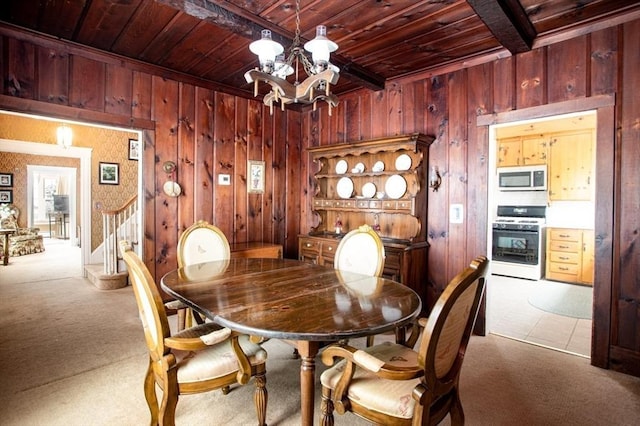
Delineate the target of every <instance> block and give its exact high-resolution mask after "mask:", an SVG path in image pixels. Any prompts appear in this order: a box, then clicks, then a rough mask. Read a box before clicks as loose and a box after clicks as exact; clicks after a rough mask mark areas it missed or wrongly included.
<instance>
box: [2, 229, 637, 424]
mask: <svg viewBox="0 0 640 426" xmlns="http://www.w3.org/2000/svg"><path fill="white" fill-rule="evenodd" d="M54 242H55V241H52V242H51V244H52V245H51V246H50V247H49V246H48V247H47V251H46V252H45V254H42V255H41V254H38V255H31V256H24V257H21V258H15V259H14V258H12V259H11V263H10V264H9V265H8V266H6V267H2V266H0V312H1V313H2V315H1V317H0V333H1V334H0V359H1V360H2V364H1V367H0V389H2V392H1V394H0V419H1V420H0V424H2V425H20V426H24V425H34V426H35V425H144V424H147V423H148V420H149V415H148V412H147V408H146V404H145V401H144V397H143V393H142V378H143V374H144V371H145V368H146V349H145V345H144V339H143V335H142V330H141V326H140V323H139V320H138V318H137V315H136V313H137V312H136V307H135V300H134V297H133V293H132V291H131V288H130V287H127V288H123V289H120V290H113V291H100V290H98V289H96V288H95V287H94V286H93V285H92V284H91V283H90V282H89V281H88V280H86V279H83V278H82V277H80V276H78V274H77V273H74V271H75V269H74V266H73V265H74V264H75V263H74V261H73V259H74V256H75V253H76V250H77V248H73V247H69V246H67V245H64V244H57V245H53V243H54ZM49 256H51V257H50V258H51V259H54V260H52V262H54V264H53V265H52V264H49V260H47V259H48V258H49ZM77 256H79V254H78V255H77ZM69 262H71V266H69V264H68V263H69ZM65 263H66V264H67V265H66V266H65ZM78 270H79V268H78ZM265 348H266V349H267V351H268V352H269V361H268V373H267V377H268V379H267V380H268V382H267V386H268V391H269V405H268V411H267V421H268V423H269V424H270V425H298V424H299V422H300V417H299V404H300V399H299V388H298V385H299V381H298V373H299V361H297V360H294V359H291V348H290V347H289V346H288V345H286V344H283V343H281V342H279V341H276V340H271V341H269V342H267V343H266V344H265ZM318 368H319V370H321V369H322V368H323V367H322V366H321V365H319V366H318ZM317 389H318V390H317V392H316V393H317V397H318V398H317V400H316V412H318V411H319V393H320V392H319V387H318V388H317ZM461 389H462V390H461V393H462V401H463V405H464V408H465V413H466V417H467V424H469V425H516V424H521V423H524V422H526V423H527V424H528V426H537V425H611V424H616V425H632V424H633V425H635V424H637V419H638V415H639V413H640V378H635V377H630V376H626V375H623V374H619V373H615V372H612V371H607V370H602V369H598V368H595V367H592V366H590V365H589V360H588V359H585V358H582V357H576V356H572V355H569V354H565V353H561V352H556V351H552V350H548V349H543V348H540V347H536V346H531V345H528V344H524V343H519V342H516V341H513V340H509V339H505V338H502V337H497V336H487V337H473V338H472V341H471V343H470V346H469V348H468V354H467V358H466V361H465V366H464V369H463V377H462V380H461ZM252 391H253V383H250V384H249V385H248V386H244V387H238V388H236V389H234V390H233V391H232V392H231V393H230V394H229V395H226V396H225V395H222V393H221V392H214V393H208V394H200V395H190V396H185V397H182V398H181V400H180V401H179V403H178V409H177V416H176V418H177V424H178V425H196V424H197V425H252V424H255V413H254V409H253V402H252ZM363 424H366V423H365V422H364V421H362V420H360V419H357V418H356V417H354V416H352V415H349V416H336V425H363ZM445 424H448V421H445Z"/></svg>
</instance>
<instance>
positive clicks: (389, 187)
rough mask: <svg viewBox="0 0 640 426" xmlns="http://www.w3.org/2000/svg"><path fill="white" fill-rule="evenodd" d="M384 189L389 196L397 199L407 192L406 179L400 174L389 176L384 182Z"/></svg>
mask: <svg viewBox="0 0 640 426" xmlns="http://www.w3.org/2000/svg"><path fill="white" fill-rule="evenodd" d="M384 190H385V192H386V193H387V196H388V197H389V198H391V199H393V200H397V199H398V198H402V196H403V195H404V193H405V192H407V181H406V180H404V178H403V177H402V176H400V175H393V176H389V179H387V182H386V183H385V184H384Z"/></svg>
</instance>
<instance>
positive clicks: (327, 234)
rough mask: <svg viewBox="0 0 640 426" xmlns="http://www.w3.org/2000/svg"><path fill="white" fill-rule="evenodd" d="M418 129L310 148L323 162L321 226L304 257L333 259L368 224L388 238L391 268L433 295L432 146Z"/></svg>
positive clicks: (318, 203)
mask: <svg viewBox="0 0 640 426" xmlns="http://www.w3.org/2000/svg"><path fill="white" fill-rule="evenodd" d="M433 140H434V138H433V137H430V136H426V135H423V134H419V133H414V134H410V135H402V136H393V137H386V138H379V139H373V140H366V141H357V142H352V143H345V144H338V145H327V146H319V147H313V148H309V150H308V151H309V154H310V155H311V159H312V161H313V163H314V164H315V167H316V172H315V175H314V182H315V192H314V197H313V201H312V212H313V218H312V221H313V224H314V227H313V228H312V231H311V232H310V233H309V234H305V235H300V236H299V247H298V253H299V256H300V259H302V260H307V261H310V262H314V263H319V264H328V265H332V264H333V257H334V253H335V251H336V248H337V247H338V244H339V242H340V239H341V238H342V237H343V236H344V235H345V234H346V233H347V232H349V231H350V230H352V229H356V228H357V227H359V226H360V225H363V224H369V225H371V226H372V227H373V228H374V229H376V230H377V231H378V233H379V235H380V237H381V239H382V241H383V243H384V248H385V256H386V257H385V267H384V273H383V274H384V276H385V277H388V278H391V279H394V280H396V281H400V282H402V283H403V284H405V285H407V286H408V287H410V288H412V289H413V290H415V291H416V292H417V293H418V294H419V295H420V297H422V298H423V300H424V298H425V297H426V285H427V251H428V246H429V244H428V242H427V238H426V223H427V212H428V205H427V204H428V201H427V200H428V197H427V189H428V184H427V180H428V164H429V146H430V145H431V143H432V142H433Z"/></svg>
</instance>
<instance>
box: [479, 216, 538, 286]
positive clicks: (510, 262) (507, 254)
mask: <svg viewBox="0 0 640 426" xmlns="http://www.w3.org/2000/svg"><path fill="white" fill-rule="evenodd" d="M545 212H546V207H544V206H499V207H498V216H497V217H496V219H495V220H494V222H493V224H492V233H491V235H492V241H491V260H492V262H491V265H492V266H491V270H492V273H493V274H497V275H506V276H511V277H516V278H525V279H531V280H539V279H540V278H542V276H543V274H544V257H545V256H544V251H545V244H544V243H545V241H544V223H545Z"/></svg>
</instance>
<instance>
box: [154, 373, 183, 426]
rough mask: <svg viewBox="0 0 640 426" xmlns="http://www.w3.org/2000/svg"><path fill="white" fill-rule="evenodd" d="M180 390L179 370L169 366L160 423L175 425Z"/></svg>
mask: <svg viewBox="0 0 640 426" xmlns="http://www.w3.org/2000/svg"><path fill="white" fill-rule="evenodd" d="M179 392H180V391H179V390H178V372H177V370H176V369H175V368H169V371H166V372H165V373H164V386H163V392H162V405H160V422H159V423H158V425H160V426H175V424H176V406H177V405H178V393H179Z"/></svg>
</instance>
